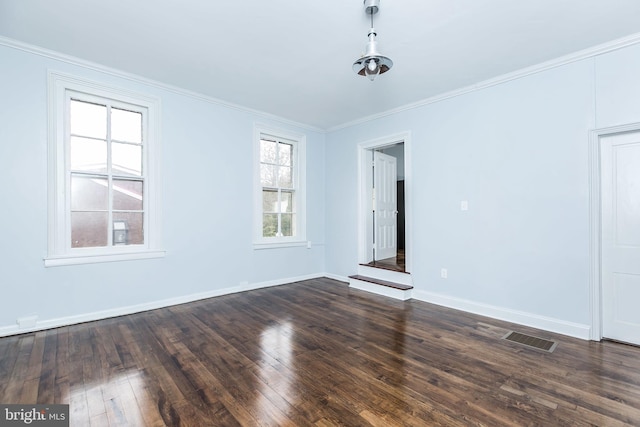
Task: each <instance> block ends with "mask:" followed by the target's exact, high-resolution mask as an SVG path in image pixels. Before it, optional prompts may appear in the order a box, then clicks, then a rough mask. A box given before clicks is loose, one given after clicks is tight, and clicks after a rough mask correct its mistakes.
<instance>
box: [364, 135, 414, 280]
mask: <svg viewBox="0 0 640 427" xmlns="http://www.w3.org/2000/svg"><path fill="white" fill-rule="evenodd" d="M400 143H402V144H404V177H405V178H404V186H405V190H404V191H405V200H404V206H405V256H406V268H405V269H406V271H407V272H411V271H412V269H411V267H412V259H413V256H412V254H413V237H412V233H411V230H413V209H412V208H411V207H412V206H413V205H412V203H413V201H412V193H413V192H412V187H411V185H412V172H411V164H412V162H411V132H409V131H406V132H401V133H397V134H393V135H388V136H385V137H381V138H376V139H372V140H368V141H363V142H360V143H358V147H357V149H358V263H359V264H366V263H368V262H370V261H371V260H369V259H368V257H369V254H368V248H370V247H372V246H373V220H372V215H371V207H372V198H373V191H372V189H373V174H372V172H371V160H372V159H371V157H368V156H367V154H370V153H371V152H372V151H373V150H376V149H378V148H384V147H388V146H391V145H396V144H400Z"/></svg>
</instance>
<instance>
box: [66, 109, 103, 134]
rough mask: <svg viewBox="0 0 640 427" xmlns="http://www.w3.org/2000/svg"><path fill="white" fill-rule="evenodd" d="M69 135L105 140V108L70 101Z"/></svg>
mask: <svg viewBox="0 0 640 427" xmlns="http://www.w3.org/2000/svg"><path fill="white" fill-rule="evenodd" d="M69 107H70V121H71V133H72V134H73V135H80V136H90V137H93V138H100V139H106V138H107V107H106V106H104V105H97V104H90V103H88V102H82V101H76V100H73V99H72V100H71V104H70V106H69Z"/></svg>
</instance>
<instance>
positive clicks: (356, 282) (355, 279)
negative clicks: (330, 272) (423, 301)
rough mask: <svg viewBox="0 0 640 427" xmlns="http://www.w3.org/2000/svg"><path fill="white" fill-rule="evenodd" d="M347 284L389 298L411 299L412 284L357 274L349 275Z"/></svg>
mask: <svg viewBox="0 0 640 427" xmlns="http://www.w3.org/2000/svg"><path fill="white" fill-rule="evenodd" d="M349 286H351V287H352V288H355V289H360V290H362V291H367V292H372V293H374V294H378V295H383V296H386V297H390V298H395V299H399V300H402V301H406V300H408V299H411V290H412V289H413V286H411V285H406V284H403V283H397V282H391V281H388V280H381V279H376V278H373V277H368V276H362V275H359V274H356V275H353V276H349Z"/></svg>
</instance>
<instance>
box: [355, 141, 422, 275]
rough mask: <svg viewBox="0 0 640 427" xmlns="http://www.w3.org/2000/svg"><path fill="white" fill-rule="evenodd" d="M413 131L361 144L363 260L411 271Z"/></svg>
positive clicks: (390, 268) (360, 215) (360, 260)
mask: <svg viewBox="0 0 640 427" xmlns="http://www.w3.org/2000/svg"><path fill="white" fill-rule="evenodd" d="M408 141H409V135H408V134H401V135H397V136H395V137H394V136H392V137H388V138H383V139H379V140H375V141H370V142H368V143H363V144H360V145H359V157H360V179H359V188H360V212H359V236H360V250H359V260H358V261H359V264H360V265H361V266H367V267H374V268H377V269H384V270H390V271H394V272H400V273H407V272H408V271H410V262H409V261H410V251H409V247H410V244H409V242H410V240H411V239H410V236H409V233H408V231H409V229H410V228H409V223H410V215H408V213H409V209H407V207H408V206H410V205H409V203H410V201H409V200H408V197H407V196H408V195H409V194H410V193H409V188H410V173H409V172H410V171H409V167H408V166H409V161H408V158H409V156H410V150H409V149H408V148H409V147H410V145H409V144H410V143H409V142H408Z"/></svg>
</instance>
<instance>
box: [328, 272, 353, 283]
mask: <svg viewBox="0 0 640 427" xmlns="http://www.w3.org/2000/svg"><path fill="white" fill-rule="evenodd" d="M322 276H323V277H326V278H327V279H333V280H337V281H339V282H345V283H349V278H348V277H347V276H340V275H338V274H333V273H323V274H322Z"/></svg>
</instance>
